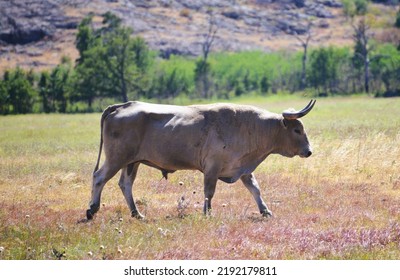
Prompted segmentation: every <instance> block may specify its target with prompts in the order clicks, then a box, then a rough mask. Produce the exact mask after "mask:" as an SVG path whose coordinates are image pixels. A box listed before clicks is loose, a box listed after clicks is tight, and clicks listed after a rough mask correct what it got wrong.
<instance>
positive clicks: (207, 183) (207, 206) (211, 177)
mask: <svg viewBox="0 0 400 280" xmlns="http://www.w3.org/2000/svg"><path fill="white" fill-rule="evenodd" d="M217 181H218V176H217V175H216V174H215V172H212V171H211V172H207V173H204V196H205V199H204V208H203V212H204V214H205V215H207V214H210V212H211V200H212V198H213V197H214V193H215V188H216V185H217Z"/></svg>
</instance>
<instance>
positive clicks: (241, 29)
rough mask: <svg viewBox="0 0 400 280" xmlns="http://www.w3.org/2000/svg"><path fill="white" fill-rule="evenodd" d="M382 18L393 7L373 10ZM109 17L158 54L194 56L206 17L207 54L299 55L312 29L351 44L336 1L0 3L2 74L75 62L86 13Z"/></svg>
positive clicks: (317, 35) (325, 38) (324, 38)
mask: <svg viewBox="0 0 400 280" xmlns="http://www.w3.org/2000/svg"><path fill="white" fill-rule="evenodd" d="M376 9H378V10H379V11H380V13H377V14H381V15H385V13H390V12H391V11H392V10H393V7H391V8H390V7H385V6H382V5H379V6H377V8H376ZM107 11H111V12H113V13H115V14H117V15H118V16H120V17H121V18H123V21H124V23H125V24H126V25H128V26H131V27H132V28H133V29H134V33H135V34H138V35H141V36H143V37H144V38H145V39H146V41H147V42H148V43H149V45H150V47H151V48H152V49H155V50H159V51H160V55H161V56H164V57H167V56H169V55H170V54H183V55H191V56H197V55H199V54H200V53H201V42H203V40H204V36H205V34H206V33H207V30H208V26H209V19H210V13H212V14H213V15H214V18H215V24H216V26H217V28H218V31H217V34H216V40H215V45H214V47H213V50H216V51H218V50H228V51H238V50H252V49H259V50H264V51H273V50H278V49H291V50H292V49H297V48H299V42H298V40H297V39H296V38H295V36H293V35H294V34H299V35H302V34H304V33H305V32H306V31H307V24H308V22H309V21H312V22H313V27H312V33H313V41H312V44H314V45H320V44H350V43H351V28H350V24H349V22H348V20H347V19H346V18H345V17H344V16H343V15H342V4H341V1H339V0H316V1H310V0H281V1H274V0H176V1H173V0H94V1H89V0H7V1H4V0H0V70H1V69H5V68H10V67H14V66H16V65H20V66H22V67H27V68H29V67H35V68H49V67H52V66H54V65H56V64H57V63H59V61H60V58H61V57H62V56H64V55H67V56H70V57H72V58H73V59H74V58H76V56H77V51H76V50H75V47H74V40H75V33H76V27H77V25H78V24H79V22H80V20H81V19H82V18H83V17H84V16H85V15H87V14H88V13H89V12H93V13H94V14H95V15H96V16H97V17H95V20H96V19H97V21H99V20H100V15H101V14H103V13H105V12H107Z"/></svg>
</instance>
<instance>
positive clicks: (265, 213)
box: [261, 210, 272, 218]
mask: <svg viewBox="0 0 400 280" xmlns="http://www.w3.org/2000/svg"><path fill="white" fill-rule="evenodd" d="M261 214H262V216H263V217H265V218H272V212H271V211H269V210H265V211H263V212H261Z"/></svg>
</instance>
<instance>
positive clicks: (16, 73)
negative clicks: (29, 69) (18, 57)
mask: <svg viewBox="0 0 400 280" xmlns="http://www.w3.org/2000/svg"><path fill="white" fill-rule="evenodd" d="M3 83H4V85H3V87H4V88H5V89H6V91H7V93H8V94H6V96H7V98H8V100H9V105H10V109H9V112H10V113H13V114H26V113H31V112H32V111H33V110H32V106H33V102H34V97H35V94H36V92H35V90H34V88H33V86H32V85H31V83H30V81H29V80H28V78H27V74H26V73H25V71H23V70H22V69H21V68H19V67H17V68H16V69H15V70H13V71H6V72H5V73H4V80H3ZM3 90H4V89H3Z"/></svg>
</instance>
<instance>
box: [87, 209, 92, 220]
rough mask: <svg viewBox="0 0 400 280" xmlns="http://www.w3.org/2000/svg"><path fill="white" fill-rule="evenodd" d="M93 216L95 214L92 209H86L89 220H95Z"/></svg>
mask: <svg viewBox="0 0 400 280" xmlns="http://www.w3.org/2000/svg"><path fill="white" fill-rule="evenodd" d="M93 216H94V214H92V211H90V209H88V210H86V218H87V219H88V221H90V220H93Z"/></svg>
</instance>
